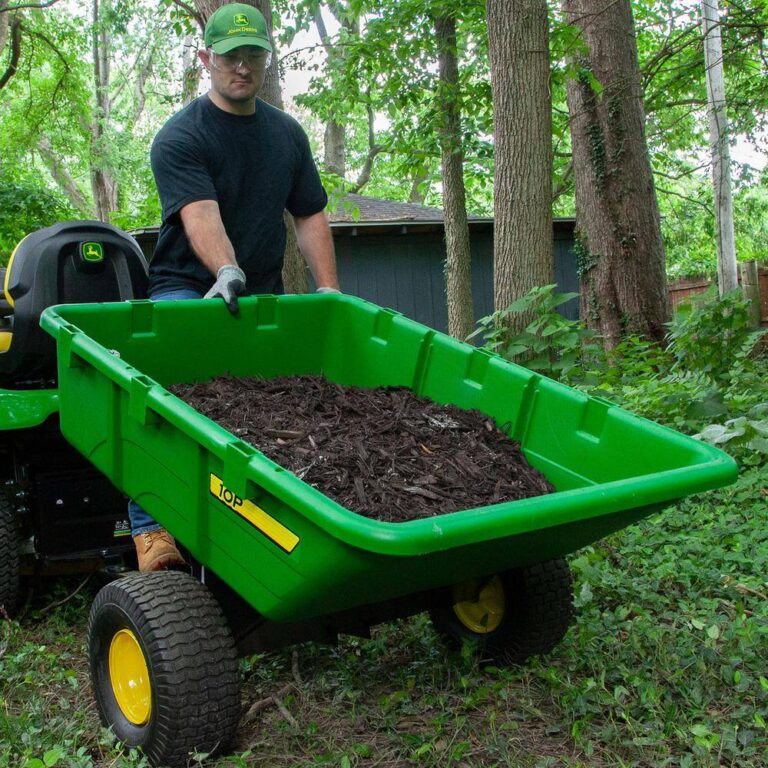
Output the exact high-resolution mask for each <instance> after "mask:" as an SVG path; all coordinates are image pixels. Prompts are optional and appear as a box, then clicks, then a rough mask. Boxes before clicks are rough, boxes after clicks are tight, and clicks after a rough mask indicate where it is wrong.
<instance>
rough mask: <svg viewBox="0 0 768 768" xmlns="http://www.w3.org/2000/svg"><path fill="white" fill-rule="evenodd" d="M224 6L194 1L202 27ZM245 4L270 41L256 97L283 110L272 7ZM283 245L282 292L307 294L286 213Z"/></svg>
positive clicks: (263, 1)
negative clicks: (266, 65) (263, 25)
mask: <svg viewBox="0 0 768 768" xmlns="http://www.w3.org/2000/svg"><path fill="white" fill-rule="evenodd" d="M224 4H225V3H224V2H222V0H195V7H196V8H197V10H198V12H199V14H200V16H201V17H202V21H203V24H205V22H206V21H207V20H208V17H209V16H210V15H211V14H212V13H213V12H214V11H215V10H216V9H217V8H218V7H219V6H221V5H224ZM248 5H252V6H253V7H254V8H258V9H259V10H260V11H261V13H262V14H263V16H264V18H265V19H266V21H267V27H268V29H269V36H270V40H271V41H272V49H273V51H274V53H273V55H272V63H271V64H270V65H269V69H268V70H267V76H266V78H265V80H264V87H263V88H262V89H261V93H260V94H259V96H260V97H261V98H262V99H264V101H266V102H267V103H268V104H272V105H273V106H275V107H277V108H278V109H283V96H282V93H281V92H280V74H279V72H278V68H277V49H276V47H275V41H274V37H273V35H272V8H271V5H270V1H269V0H251V2H248ZM284 219H285V229H286V243H285V260H284V262H283V285H284V286H285V291H286V293H307V292H308V291H309V282H308V280H307V269H306V265H305V263H304V258H303V257H302V255H301V251H300V250H299V244H298V242H297V241H296V231H295V230H294V228H293V218H292V217H291V215H290V214H289V213H288V212H287V211H286V212H285V214H284Z"/></svg>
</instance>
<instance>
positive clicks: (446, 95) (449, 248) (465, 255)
mask: <svg viewBox="0 0 768 768" xmlns="http://www.w3.org/2000/svg"><path fill="white" fill-rule="evenodd" d="M435 36H436V38H437V48H438V62H439V71H440V80H439V83H438V87H437V101H438V107H437V113H438V117H437V119H438V123H439V134H440V154H441V166H442V177H443V221H444V224H445V251H446V254H445V290H446V295H447V298H448V300H447V304H448V332H449V333H450V334H451V336H454V337H456V338H457V339H465V338H466V337H467V336H469V334H470V333H471V332H472V327H473V326H474V312H473V307H472V257H471V252H470V248H469V224H468V222H467V203H466V195H465V193H464V154H463V150H462V146H461V99H460V93H459V62H458V52H457V45H456V17H455V16H453V15H449V14H446V15H439V16H437V18H436V19H435Z"/></svg>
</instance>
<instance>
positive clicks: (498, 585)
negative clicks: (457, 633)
mask: <svg viewBox="0 0 768 768" xmlns="http://www.w3.org/2000/svg"><path fill="white" fill-rule="evenodd" d="M453 600H454V603H453V610H454V612H455V613H456V617H457V618H458V620H459V621H460V622H461V623H462V624H463V625H464V626H465V627H466V628H467V629H469V630H471V631H472V632H476V633H477V634H478V635H486V634H488V633H489V632H493V631H494V630H495V629H498V628H499V625H500V624H501V622H502V619H503V618H504V608H505V606H506V600H505V598H504V585H503V584H502V582H501V579H500V578H499V577H498V576H492V577H491V578H490V579H473V580H472V581H465V582H464V583H463V584H457V585H456V586H455V587H454V588H453Z"/></svg>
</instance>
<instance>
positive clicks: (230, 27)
mask: <svg viewBox="0 0 768 768" xmlns="http://www.w3.org/2000/svg"><path fill="white" fill-rule="evenodd" d="M204 40H205V47H206V48H212V49H213V52H214V53H229V51H231V50H233V49H234V48H239V47H240V46H241V45H255V46H258V47H259V48H264V49H265V50H267V51H270V52H271V51H272V45H271V43H270V42H269V30H268V29H267V22H266V21H265V19H264V17H263V16H262V15H261V12H260V11H258V10H257V9H256V8H254V7H253V6H252V5H245V3H229V4H228V5H222V6H221V7H220V8H218V9H216V11H215V12H214V13H212V14H211V17H210V18H209V19H208V23H207V24H206V25H205V35H204Z"/></svg>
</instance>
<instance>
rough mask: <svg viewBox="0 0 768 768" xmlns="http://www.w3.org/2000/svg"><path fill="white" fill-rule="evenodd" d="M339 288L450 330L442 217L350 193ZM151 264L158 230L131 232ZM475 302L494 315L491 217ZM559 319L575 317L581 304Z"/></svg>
mask: <svg viewBox="0 0 768 768" xmlns="http://www.w3.org/2000/svg"><path fill="white" fill-rule="evenodd" d="M329 218H330V221H331V232H332V233H333V240H334V245H335V247H336V260H337V265H338V270H339V282H340V284H341V288H342V290H343V291H344V292H345V293H351V294H354V295H355V296H360V297H361V298H364V299H368V300H369V301H373V302H375V303H376V304H379V305H381V306H385V307H391V308H392V309H395V310H397V311H398V312H402V313H403V314H404V315H406V316H408V317H411V318H413V319H414V320H417V321H418V322H420V323H424V324H425V325H428V326H429V327H431V328H435V329H437V330H439V331H445V330H446V329H447V328H448V308H447V304H446V298H445V276H444V272H443V268H444V263H445V235H444V230H443V212H442V210H441V209H439V208H430V207H427V206H423V205H415V204H412V203H396V202H392V201H391V200H380V199H377V198H371V197H366V196H364V195H347V196H346V197H345V198H344V200H343V203H342V205H341V206H339V208H338V210H337V211H335V212H333V213H330V214H329ZM574 226H575V221H574V219H555V220H554V221H553V228H552V236H553V247H554V257H555V281H556V282H557V285H558V289H559V290H560V291H563V292H570V291H573V292H577V291H578V290H579V278H578V274H577V270H576V258H575V255H574V250H573V244H574ZM131 234H132V235H133V236H134V237H135V238H136V239H137V240H138V242H139V245H140V246H141V248H142V250H143V251H144V253H145V255H146V256H147V257H148V258H151V255H152V253H154V249H155V245H156V243H157V234H158V228H157V227H151V228H147V229H141V230H137V231H135V232H132V233H131ZM469 235H470V247H471V249H472V296H473V299H474V311H475V318H476V319H478V318H480V317H484V316H485V315H489V314H491V312H493V219H492V218H487V217H481V216H471V217H470V219H469ZM562 313H563V314H564V315H565V316H566V317H568V318H569V319H574V320H575V319H577V318H578V313H579V306H578V300H575V299H574V300H571V301H570V302H568V303H567V304H566V305H564V307H562Z"/></svg>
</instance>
